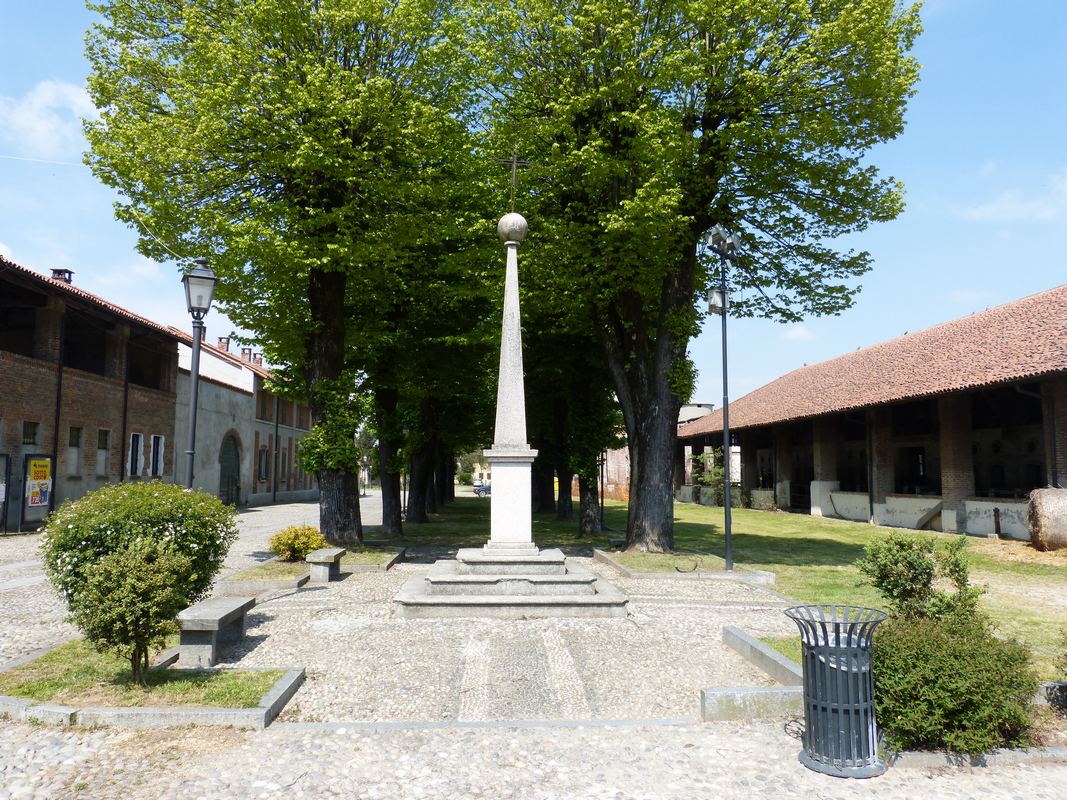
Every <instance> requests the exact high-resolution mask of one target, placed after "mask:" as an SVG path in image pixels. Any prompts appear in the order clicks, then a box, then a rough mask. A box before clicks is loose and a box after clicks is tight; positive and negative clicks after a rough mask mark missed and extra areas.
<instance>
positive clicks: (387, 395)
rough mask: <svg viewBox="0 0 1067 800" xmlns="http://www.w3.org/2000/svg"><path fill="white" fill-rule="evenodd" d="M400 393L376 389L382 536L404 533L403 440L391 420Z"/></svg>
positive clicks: (394, 535) (390, 537) (392, 536)
mask: <svg viewBox="0 0 1067 800" xmlns="http://www.w3.org/2000/svg"><path fill="white" fill-rule="evenodd" d="M398 395H399V393H398V392H397V390H396V389H377V390H375V392H374V403H375V421H376V423H377V426H378V476H379V477H380V478H381V482H382V527H381V533H382V536H383V537H385V538H387V539H393V538H398V537H400V536H402V535H403V533H404V525H403V519H402V517H403V497H401V494H400V474H401V473H402V472H403V466H402V465H401V464H400V463H399V456H398V453H399V450H400V440H399V438H397V437H396V436H394V435H393V433H392V431H391V428H392V426H393V424H394V420H393V419H392V417H393V415H394V414H395V413H396V404H397V398H398Z"/></svg>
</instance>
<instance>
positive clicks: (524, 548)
mask: <svg viewBox="0 0 1067 800" xmlns="http://www.w3.org/2000/svg"><path fill="white" fill-rule="evenodd" d="M496 229H497V233H499V234H500V238H501V239H503V240H504V245H505V247H507V271H506V273H505V277H504V322H503V327H502V329H501V335H500V377H499V379H498V382H497V390H496V432H495V435H494V439H493V449H492V450H486V451H485V455H486V457H487V458H488V459H489V464H490V468H491V469H492V473H493V491H492V495H491V497H492V501H491V502H492V508H491V524H490V538H489V542H488V543H487V544H486V545H485V552H486V554H487V555H489V554H492V555H509V556H510V555H515V556H526V555H536V554H537V553H538V549H537V545H535V544H534V542H533V533H532V529H531V508H530V469H531V467H530V465H531V464H532V463H533V460H534V458H535V457H536V456H537V451H536V450H531V449H530V445H529V443H528V442H527V441H526V395H525V387H524V383H523V376H522V324H521V317H520V314H519V256H518V250H519V243H520V242H521V241H522V240H523V238H524V237H525V236H526V230H527V226H526V220H525V219H524V218H523V216H522V215H521V214H516V213H515V212H512V213H510V214H507V215H505V216H504V217H503V218H502V219H501V220H500V223H499V224H498V225H497V228H496Z"/></svg>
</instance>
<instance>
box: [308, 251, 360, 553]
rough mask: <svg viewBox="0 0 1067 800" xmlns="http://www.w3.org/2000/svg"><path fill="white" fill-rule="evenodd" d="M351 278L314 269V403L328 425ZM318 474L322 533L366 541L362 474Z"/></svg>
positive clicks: (314, 413) (315, 414) (317, 418)
mask: <svg viewBox="0 0 1067 800" xmlns="http://www.w3.org/2000/svg"><path fill="white" fill-rule="evenodd" d="M345 282H346V274H345V273H344V272H343V271H332V272H327V271H325V270H321V269H312V270H311V274H310V275H309V276H308V304H309V308H310V311H311V318H312V320H313V321H314V322H316V323H317V325H316V326H315V327H314V328H313V331H312V333H310V334H309V335H308V341H307V364H308V367H307V371H306V373H305V378H306V382H307V385H308V405H309V406H310V407H311V418H312V420H313V421H314V422H316V423H323V424H327V425H328V424H329V419H328V418H327V411H326V408H327V406H326V401H325V398H324V397H322V396H320V393H319V387H320V385H321V383H322V382H323V381H326V382H330V381H336V380H338V379H339V378H340V377H341V373H342V372H343V371H344V366H345V359H344V352H345V351H344V344H345V316H344V311H345V306H344V299H345ZM342 476H343V477H342ZM318 477H319V532H320V533H322V535H323V536H324V537H326V541H328V542H338V543H340V542H347V541H352V540H355V541H360V542H362V541H363V528H362V526H361V525H360V515H359V474H358V473H348V472H346V471H343V470H320V471H319V475H318Z"/></svg>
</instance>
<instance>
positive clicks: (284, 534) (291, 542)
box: [270, 525, 327, 561]
mask: <svg viewBox="0 0 1067 800" xmlns="http://www.w3.org/2000/svg"><path fill="white" fill-rule="evenodd" d="M326 546H327V543H326V538H325V537H324V536H323V535H322V534H321V533H319V529H318V528H315V527H312V526H311V525H290V526H289V527H288V528H283V529H282V530H280V531H278V532H277V533H276V534H274V535H273V536H271V537H270V551H271V552H272V553H274V555H276V556H278V557H279V558H281V559H282V560H283V561H303V560H304V559H305V558H307V554H308V553H313V552H315V551H316V550H318V549H320V548H322V547H326Z"/></svg>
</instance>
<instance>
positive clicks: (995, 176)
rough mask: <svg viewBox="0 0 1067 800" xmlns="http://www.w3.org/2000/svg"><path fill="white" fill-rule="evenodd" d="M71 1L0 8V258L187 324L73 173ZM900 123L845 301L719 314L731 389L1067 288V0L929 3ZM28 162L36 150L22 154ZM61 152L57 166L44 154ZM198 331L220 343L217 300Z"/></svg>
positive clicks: (701, 386) (76, 81)
mask: <svg viewBox="0 0 1067 800" xmlns="http://www.w3.org/2000/svg"><path fill="white" fill-rule="evenodd" d="M95 16H96V15H95V14H93V13H92V12H89V11H87V10H85V9H83V8H82V7H81V6H80V5H79V4H78V3H76V2H71V1H70V0H63V2H60V0H36V1H35V2H32V3H16V2H14V0H0V253H2V254H3V255H5V256H6V257H8V258H10V259H11V260H13V261H15V262H16V263H18V264H20V265H22V266H25V267H28V268H30V269H33V270H36V271H38V272H42V273H44V274H50V271H51V270H52V269H53V268H65V269H71V270H74V273H75V274H74V280H75V283H76V284H77V285H79V286H81V287H83V288H85V289H87V290H89V291H91V292H94V293H96V294H99V295H101V296H102V297H105V298H107V299H108V300H110V301H112V302H115V303H118V304H119V305H122V306H124V307H126V308H128V309H130V310H131V311H134V312H136V313H139V314H142V315H144V316H146V317H149V318H151V319H154V320H156V321H157V322H161V323H164V324H168V325H177V326H180V327H183V328H186V329H188V328H189V327H190V325H189V316H188V314H187V312H186V311H185V304H184V299H183V296H182V289H181V284H180V282H179V277H180V276H179V271H178V268H177V266H176V265H174V264H156V263H153V262H150V261H148V260H147V259H144V258H142V257H141V256H140V255H138V254H137V253H136V251H135V250H134V243H135V240H136V237H135V235H134V233H133V231H131V230H129V229H127V228H126V227H125V226H124V225H123V224H121V223H118V222H116V221H115V220H114V218H113V216H112V208H111V204H112V202H113V200H114V195H113V193H112V192H111V190H109V189H107V188H105V187H103V186H101V185H99V184H98V183H97V182H96V180H95V179H94V178H93V177H92V175H91V174H90V172H89V170H88V169H87V168H85V167H83V166H79V164H80V161H81V152H82V150H83V149H84V147H85V145H84V140H83V139H82V137H81V132H80V124H79V122H78V117H79V116H85V115H91V114H92V111H93V110H92V107H91V105H90V104H89V102H88V100H87V98H86V96H85V94H84V85H85V76H86V74H87V73H88V69H89V68H88V63H87V62H86V61H85V58H84V56H83V54H82V50H83V42H82V37H83V36H84V32H85V30H86V29H87V28H88V27H89V26H90V25H91V24H92V22H93V20H94V18H95ZM923 26H924V29H925V30H924V33H923V34H922V35H921V36H920V37H919V40H918V42H917V45H916V48H915V51H914V55H915V56H916V58H917V59H918V60H919V62H920V63H921V64H922V65H923V69H922V71H921V80H920V83H919V85H918V94H917V95H916V96H915V97H914V98H912V100H911V103H910V105H909V109H908V113H907V121H908V124H907V127H906V128H905V130H904V133H903V134H902V135H901V137H900V138H898V139H897V140H896V141H894V142H890V143H887V144H885V145H882V146H880V147H878V148H877V149H876V150H874V151H873V152H872V153H871V154H870V160H871V162H872V163H874V164H876V165H877V166H878V167H879V168H880V169H881V170H882V171H883V173H884V174H887V175H892V176H894V177H896V178H897V179H899V180H902V181H903V182H904V184H905V186H906V188H907V198H906V200H907V209H906V210H905V212H904V213H903V214H902V215H901V216H900V217H899V218H898V219H897V220H895V221H893V222H890V223H886V224H882V225H879V226H877V227H875V228H872V229H871V230H869V231H867V232H865V233H863V234H858V235H855V236H853V237H851V238H850V240H849V242H848V243H847V246H849V247H854V248H856V249H865V250H868V251H870V252H871V254H872V255H873V256H874V270H873V271H872V272H871V273H869V274H868V275H866V276H864V278H863V279H862V280H861V284H862V286H863V291H862V293H861V294H860V295H859V297H858V301H857V304H856V307H855V308H854V309H852V310H850V311H848V312H846V313H844V314H842V315H841V316H838V317H826V318H815V319H810V320H806V321H804V322H803V323H801V324H797V325H785V326H783V325H780V324H778V323H774V322H768V321H764V320H734V319H731V320H730V321H729V345H730V396H731V397H732V398H734V399H736V398H739V397H741V396H742V395H744V394H747V393H748V392H750V391H752V390H753V389H756V388H758V387H760V386H762V385H763V384H765V383H767V382H769V381H771V380H774V379H775V378H777V377H778V376H780V375H783V374H785V373H787V372H789V371H791V370H793V369H796V368H797V367H800V366H802V365H803V364H805V363H807V364H811V363H815V362H817V361H822V360H825V359H828V358H833V357H834V356H837V355H841V354H842V353H845V352H848V351H850V350H855V349H856V348H857V347H865V346H868V345H871V344H875V343H877V342H881V341H885V340H887V339H891V338H894V337H896V336H899V335H901V334H903V333H904V332H905V331H916V330H920V329H922V328H927V327H929V326H931V325H936V324H938V323H940V322H945V321H948V320H951V319H955V318H957V317H960V316H964V315H966V314H970V313H972V312H973V311H980V310H983V309H985V308H986V307H987V306H995V305H1000V304H1002V303H1006V302H1010V301H1012V300H1017V299H1018V298H1020V297H1024V296H1026V295H1030V294H1034V293H1036V292H1040V291H1043V290H1045V289H1048V288H1051V287H1053V286H1057V285H1060V284H1062V283H1065V282H1067V139H1065V131H1067V2H1064V0H1016V1H1015V2H1013V3H1010V4H1009V3H1006V2H1004V0H928V2H927V3H926V5H925V7H924V10H923ZM23 159H36V160H23ZM48 162H59V163H48ZM207 326H208V335H209V337H212V339H211V340H213V337H215V336H220V335H226V334H228V333H229V332H230V331H231V327H232V326H231V325H230V323H229V321H228V320H226V319H225V317H224V316H222V315H221V314H220V313H219V312H218V310H217V309H216V310H213V311H212V312H211V314H210V315H209V316H208V318H207ZM720 335H721V333H720V328H719V324H718V319H717V318H712V319H711V320H710V321H709V323H708V324H707V326H706V329H705V332H704V333H703V334H702V335H701V336H700V337H699V338H698V339H697V340H696V341H694V342H693V344H692V345H691V348H690V352H691V354H692V355H693V358H694V360H695V361H696V364H697V367H698V369H699V370H700V378H699V382H698V386H697V392H696V395H695V396H694V400H699V401H703V402H712V403H715V404H716V406H718V405H719V403H720V402H721V399H722V382H721V369H722V367H721V361H720V347H721V344H720V343H721V338H720ZM1064 346H1065V347H1067V343H1064Z"/></svg>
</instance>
